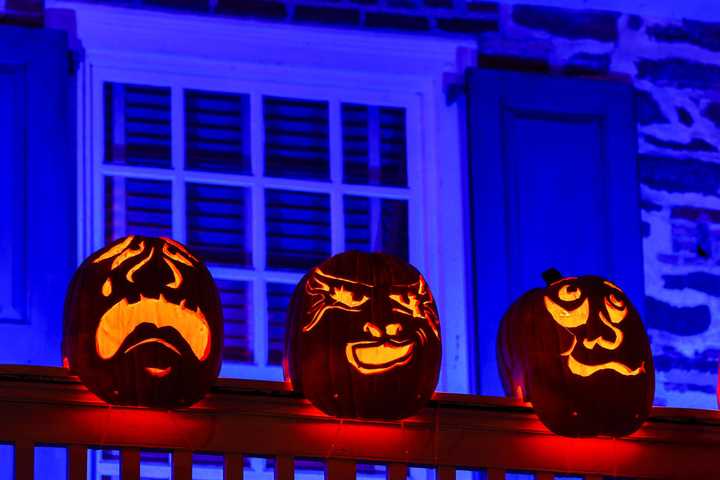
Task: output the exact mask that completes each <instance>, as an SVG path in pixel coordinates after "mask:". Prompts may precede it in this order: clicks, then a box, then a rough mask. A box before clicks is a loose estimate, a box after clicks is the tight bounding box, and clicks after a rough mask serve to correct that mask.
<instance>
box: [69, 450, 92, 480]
mask: <svg viewBox="0 0 720 480" xmlns="http://www.w3.org/2000/svg"><path fill="white" fill-rule="evenodd" d="M67 450H68V480H87V448H85V447H83V446H80V445H72V446H71V447H68V449H67Z"/></svg>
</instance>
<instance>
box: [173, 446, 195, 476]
mask: <svg viewBox="0 0 720 480" xmlns="http://www.w3.org/2000/svg"><path fill="white" fill-rule="evenodd" d="M172 470H173V475H172V478H173V480H192V452H188V451H187V450H175V451H173V453H172Z"/></svg>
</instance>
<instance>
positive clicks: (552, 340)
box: [497, 272, 655, 437]
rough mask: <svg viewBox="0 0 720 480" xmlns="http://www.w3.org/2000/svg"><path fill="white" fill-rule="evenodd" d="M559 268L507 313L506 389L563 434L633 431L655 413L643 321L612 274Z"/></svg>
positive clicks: (501, 342) (501, 343)
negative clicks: (571, 273)
mask: <svg viewBox="0 0 720 480" xmlns="http://www.w3.org/2000/svg"><path fill="white" fill-rule="evenodd" d="M555 273H556V275H554V278H551V279H549V280H550V281H549V284H548V286H547V287H546V288H538V289H534V290H531V291H529V292H527V293H526V294H524V295H523V296H521V297H520V298H519V299H518V300H517V301H516V302H515V303H514V304H513V305H512V306H511V307H510V309H509V310H508V311H507V313H506V314H505V316H504V317H503V319H502V322H501V324H500V330H499V333H498V350H497V351H498V357H499V358H498V360H499V361H498V364H499V368H500V375H501V378H502V381H503V386H504V388H505V392H506V393H507V394H508V395H511V396H513V395H514V396H516V397H518V398H520V399H523V400H525V401H530V402H531V403H532V405H533V408H534V409H535V411H536V413H537V415H538V417H540V420H541V421H542V422H543V423H544V424H545V425H546V426H547V427H548V428H549V429H550V430H552V431H553V432H555V433H557V434H559V435H565V436H570V437H587V436H595V435H610V436H614V437H620V436H623V435H628V434H630V433H632V432H634V431H635V430H637V429H638V428H639V427H640V425H641V424H642V423H643V421H645V419H646V418H647V416H648V414H649V412H650V408H651V406H652V401H653V395H654V392H655V370H654V368H653V359H652V353H651V351H650V342H649V341H648V337H647V335H646V333H645V328H644V327H643V324H642V321H641V320H640V317H639V316H638V313H637V311H636V310H635V308H634V307H633V306H632V304H631V303H630V300H629V299H628V298H627V297H626V296H625V294H624V293H623V291H622V290H621V289H620V288H619V287H618V286H616V285H614V284H613V283H611V282H609V281H608V280H605V279H603V278H600V277H595V276H584V277H567V278H561V277H560V275H559V274H557V272H555ZM551 276H552V275H551Z"/></svg>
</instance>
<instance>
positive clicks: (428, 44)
mask: <svg viewBox="0 0 720 480" xmlns="http://www.w3.org/2000/svg"><path fill="white" fill-rule="evenodd" d="M47 6H48V7H49V8H50V9H51V10H50V11H49V12H48V16H49V17H51V18H52V17H53V15H54V13H53V9H63V10H55V11H57V12H60V11H62V12H63V14H66V12H67V10H72V11H73V12H74V15H75V20H76V32H75V33H76V35H77V41H76V43H77V44H78V45H79V46H80V47H81V48H82V51H83V61H82V62H81V64H80V65H79V70H78V82H77V112H78V129H77V131H78V137H77V141H78V149H77V150H78V187H79V188H78V218H79V221H78V257H79V258H85V257H86V256H87V255H89V254H90V253H91V252H93V251H94V250H96V249H97V248H98V247H99V246H101V245H102V244H103V242H104V239H103V238H102V231H103V229H102V228H98V226H99V225H102V217H101V214H102V211H101V210H102V209H101V208H100V209H99V207H98V205H101V202H102V196H101V195H99V194H100V193H101V192H102V182H101V181H100V180H101V178H102V175H103V174H104V173H111V172H116V173H123V174H128V175H131V174H132V172H137V171H141V170H142V167H124V166H117V165H107V164H105V165H103V166H102V167H100V168H99V167H98V165H100V164H102V158H101V157H100V155H102V148H103V145H102V137H101V135H102V110H101V108H102V103H103V102H102V88H99V87H101V86H102V82H103V81H114V82H124V81H126V82H128V83H136V84H145V85H158V86H170V87H171V88H172V90H171V95H172V96H171V102H172V104H173V108H177V107H178V106H182V92H181V90H180V88H181V87H185V88H188V87H189V88H198V89H203V88H206V89H212V90H221V91H228V92H242V93H250V95H251V97H250V105H251V107H250V108H251V119H252V118H257V115H258V114H259V113H260V110H259V108H260V102H261V97H260V96H259V93H262V94H266V95H277V96H281V97H296V98H305V99H328V100H329V101H330V116H331V122H330V125H331V128H333V127H334V128H339V125H340V122H339V121H338V120H339V115H340V102H341V101H342V102H357V103H363V104H368V105H383V106H402V107H405V108H408V114H407V115H408V119H411V118H418V119H420V122H412V121H408V122H407V137H408V143H407V148H408V184H409V185H408V186H409V189H405V188H393V187H374V186H363V185H342V186H341V187H340V188H335V187H334V188H333V189H332V190H331V191H330V194H331V217H333V218H332V225H333V232H332V251H333V253H336V252H338V251H342V250H343V245H344V231H343V228H342V227H343V223H342V222H341V221H338V218H339V219H340V220H341V219H342V195H343V194H345V193H351V194H352V193H355V194H360V195H364V194H368V193H372V194H373V195H377V196H380V197H383V198H406V199H408V201H409V204H408V217H409V218H408V224H409V228H408V235H409V237H410V245H409V249H410V250H409V255H410V261H411V262H412V263H413V264H415V265H416V266H417V267H418V268H419V269H420V270H421V271H422V272H423V273H424V275H425V276H426V278H427V279H428V282H429V284H430V286H431V288H432V289H433V293H434V295H435V297H436V300H437V303H438V307H439V310H440V312H439V313H440V318H441V323H442V334H443V353H444V355H443V368H442V371H441V378H440V382H439V385H438V390H443V391H452V392H468V391H469V388H470V385H471V378H470V375H471V374H470V372H471V365H470V359H469V358H468V341H469V340H470V339H469V338H468V334H469V332H468V328H467V319H468V308H467V303H468V302H467V298H466V296H467V288H466V286H467V281H468V276H467V274H466V262H465V251H466V245H465V242H466V240H465V238H466V232H465V228H466V227H465V224H464V220H465V219H464V211H465V207H464V206H465V204H466V202H465V199H464V187H463V182H464V173H463V172H464V171H465V168H464V167H463V165H464V164H465V163H464V162H465V160H464V150H465V148H464V146H463V145H462V144H461V142H462V141H463V140H462V139H463V138H464V135H463V134H462V128H463V119H462V113H463V112H462V110H463V109H462V106H461V105H458V104H457V103H448V102H446V97H445V94H444V81H445V80H446V79H447V78H448V76H450V77H452V76H454V77H457V76H458V75H461V74H462V70H463V68H464V66H465V61H466V59H468V58H472V57H473V54H474V53H473V52H474V48H475V43H474V42H473V41H471V40H466V39H448V38H442V37H429V36H419V35H417V34H411V35H404V34H394V33H379V32H368V31H360V30H342V29H335V28H329V27H305V26H298V25H287V24H274V23H264V22H257V21H249V20H240V19H232V18H225V17H219V16H213V17H209V16H199V15H192V14H184V13H183V14H179V13H173V12H157V11H148V10H139V9H127V8H121V7H112V6H103V5H91V4H84V3H72V2H64V1H60V2H57V1H50V2H49V3H48V5H47ZM58 16H59V15H58ZM180 39H182V40H180ZM188 82H190V83H191V85H188ZM260 84H262V91H261V92H259V90H258V89H257V87H258V85H260ZM398 99H402V101H400V102H398ZM178 102H180V103H178ZM333 116H335V117H336V118H333ZM175 117H176V115H173V119H175ZM251 122H252V120H251ZM258 125H259V123H258V122H253V125H251V161H252V162H253V165H252V167H253V173H254V174H257V173H258V172H260V171H262V165H259V164H258V163H262V160H263V157H262V155H261V154H262V148H263V145H262V143H263V140H262V138H263V137H262V131H260V128H259V127H258ZM421 125H422V126H421ZM171 128H172V129H173V130H172V131H173V135H172V139H173V148H172V151H173V159H172V160H173V163H172V165H173V168H171V169H169V170H168V172H166V173H162V174H161V175H160V177H162V178H165V179H175V181H173V197H174V198H176V197H177V198H180V199H181V201H182V202H184V194H182V193H183V192H182V191H178V190H177V189H182V188H183V186H182V185H183V182H182V181H178V180H183V178H187V179H190V178H191V177H192V176H193V175H195V173H194V172H185V171H182V165H180V164H179V162H180V160H181V157H179V156H178V153H177V152H181V151H182V150H183V149H182V147H183V143H182V142H184V135H183V132H182V131H181V130H180V129H181V128H182V122H176V121H175V120H173V124H172V126H171ZM338 133H339V132H332V131H331V132H330V141H331V145H330V151H331V179H332V181H333V184H335V182H341V181H342V178H341V175H342V174H341V172H342V168H341V162H342V160H341V154H342V145H341V136H340V135H339V134H338ZM131 170H132V171H131ZM143 173H147V174H148V175H143V178H160V177H153V175H156V174H157V171H154V172H152V174H150V172H143ZM198 175H201V176H202V178H203V182H207V181H208V179H210V180H213V179H214V180H215V181H217V182H219V183H223V184H224V181H225V180H227V179H228V177H227V176H225V175H223V174H213V173H207V174H206V173H203V174H198ZM232 177H233V179H234V180H233V181H237V178H238V177H244V176H242V175H240V176H237V175H233V176H232ZM250 180H252V179H248V181H249V184H252V185H254V186H252V187H251V188H252V189H253V190H252V197H253V198H252V200H253V201H252V208H253V215H254V221H258V220H259V221H264V213H263V211H262V209H263V207H264V201H263V198H262V197H260V198H257V197H258V193H257V192H260V195H262V190H261V189H260V188H258V187H257V185H258V184H257V181H260V182H261V183H262V184H263V185H268V186H269V185H276V186H280V187H281V188H286V189H292V188H293V187H294V188H301V189H302V190H303V191H313V190H316V191H317V186H318V184H319V183H320V182H308V181H305V180H288V179H276V178H269V177H261V178H260V179H258V178H255V179H254V180H252V181H250ZM328 187H329V185H328V184H327V183H326V182H325V183H324V188H325V190H323V191H325V192H327V191H328ZM408 191H409V192H410V193H409V194H408ZM178 194H180V195H178ZM258 200H260V201H258ZM176 205H177V203H176V200H173V206H174V207H175V206H176ZM173 210H174V211H173V234H174V236H175V237H176V238H178V239H179V240H181V241H183V240H184V239H185V238H184V234H185V231H184V230H185V229H184V220H185V219H184V218H180V217H183V215H182V210H179V211H177V212H176V211H175V210H177V209H175V208H174V209H173ZM428 212H430V214H428ZM97 222H100V224H98V223H97ZM253 235H261V236H262V235H264V229H260V228H253ZM255 240H256V241H257V239H255ZM256 241H254V242H253V247H256V246H257V245H264V239H263V240H262V241H261V243H260V244H258V243H256ZM256 253H258V254H259V255H258V254H256ZM253 258H254V259H257V258H264V252H253ZM253 266H254V267H255V270H256V271H260V272H262V271H263V269H264V265H258V264H257V262H255V264H254V265H253ZM219 270H221V269H214V270H213V271H214V272H217V273H221V274H222V277H223V278H231V279H232V278H237V279H239V280H246V279H248V278H250V277H246V276H245V273H247V272H240V273H238V272H237V271H233V272H231V271H229V270H222V271H219ZM233 270H235V269H233ZM266 273H267V278H265V280H271V281H272V280H273V279H275V278H276V277H275V276H278V277H277V279H278V280H281V281H284V282H289V281H293V282H294V281H296V280H297V279H299V278H300V276H301V275H299V274H294V273H287V274H286V273H277V272H272V274H270V273H269V272H266ZM256 278H258V277H257V275H254V276H252V279H256ZM254 285H255V293H254V294H253V303H254V304H253V310H254V311H262V312H266V307H265V303H264V301H265V293H264V283H261V282H254ZM258 289H262V290H261V294H258ZM257 301H262V303H261V304H257V303H255V302H257ZM263 315H266V313H263ZM254 323H262V322H254ZM257 333H262V332H257ZM254 338H256V339H258V340H256V341H255V344H254V353H255V355H257V356H259V355H261V354H264V353H263V352H265V350H266V348H267V338H266V335H257V334H256V335H254ZM258 343H263V345H258ZM252 368H257V367H252ZM269 368H278V367H269ZM222 374H223V375H232V376H236V375H244V376H247V374H248V372H246V371H244V370H243V369H237V370H235V369H232V368H230V369H226V368H225V367H224V368H223V372H222ZM250 376H252V374H251V375H250Z"/></svg>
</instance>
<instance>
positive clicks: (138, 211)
mask: <svg viewBox="0 0 720 480" xmlns="http://www.w3.org/2000/svg"><path fill="white" fill-rule="evenodd" d="M171 190H172V188H171V185H170V182H167V181H163V180H145V179H139V178H126V177H106V178H105V241H106V242H108V243H109V242H111V241H113V240H115V239H117V238H120V237H122V236H125V235H130V234H134V235H148V236H156V237H161V236H169V235H171V232H172V199H171Z"/></svg>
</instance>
